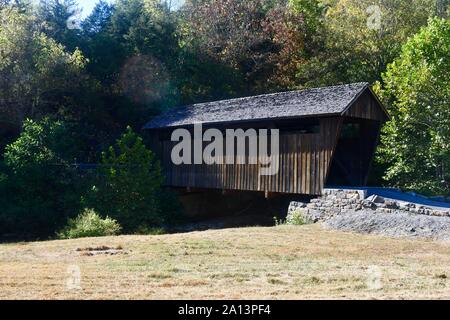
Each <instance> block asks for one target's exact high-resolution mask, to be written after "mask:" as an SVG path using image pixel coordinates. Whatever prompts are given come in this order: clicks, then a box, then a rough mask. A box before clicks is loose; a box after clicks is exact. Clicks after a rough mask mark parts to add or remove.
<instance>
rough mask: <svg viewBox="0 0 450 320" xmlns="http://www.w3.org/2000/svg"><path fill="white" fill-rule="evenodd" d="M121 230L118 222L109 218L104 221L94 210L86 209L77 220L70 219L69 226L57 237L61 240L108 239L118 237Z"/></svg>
mask: <svg viewBox="0 0 450 320" xmlns="http://www.w3.org/2000/svg"><path fill="white" fill-rule="evenodd" d="M120 230H121V227H120V225H119V224H118V223H117V221H116V220H113V219H111V218H109V217H106V218H105V219H102V218H101V217H100V216H99V215H98V214H97V213H96V212H95V211H94V210H92V209H85V210H84V211H83V213H81V214H80V215H79V216H78V217H76V218H75V219H69V221H68V223H67V226H66V227H65V228H64V229H63V230H62V231H60V232H59V233H58V234H57V236H58V238H59V239H76V238H87V237H106V236H114V235H117V234H119V232H120Z"/></svg>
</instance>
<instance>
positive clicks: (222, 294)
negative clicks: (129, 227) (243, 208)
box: [0, 225, 450, 299]
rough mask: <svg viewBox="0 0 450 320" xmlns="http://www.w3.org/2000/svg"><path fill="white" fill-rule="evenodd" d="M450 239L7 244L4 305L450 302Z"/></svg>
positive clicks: (266, 231) (297, 231)
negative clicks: (129, 301)
mask: <svg viewBox="0 0 450 320" xmlns="http://www.w3.org/2000/svg"><path fill="white" fill-rule="evenodd" d="M449 265H450V243H448V242H430V241H422V240H406V239H390V238H383V237H378V236H365V235H356V234H348V233H340V232H333V231H326V230H324V229H322V227H321V226H320V225H313V226H304V227H288V226H281V227H273V228H240V229H224V230H213V231H205V232H193V233H185V234H174V235H161V236H121V237H111V238H96V239H82V240H67V241H49V242H36V243H19V244H2V245H0V299H5V298H8V299H11V298H13V299H15V298H17V299H19V298H25V299H31V298H38V299H69V298H81V299H110V298H112V299H118V298H121V299H191V298H192V299H197V298H211V299H265V298H268V299H312V298H319V299H323V298H332V299H335V298H344V299H358V298H364V299H373V298H374V299H385V298H405V299H412V298H447V299H449V298H450V279H449V278H448V277H450V270H449V269H448V266H449Z"/></svg>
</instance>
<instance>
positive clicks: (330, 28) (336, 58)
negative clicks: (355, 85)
mask: <svg viewBox="0 0 450 320" xmlns="http://www.w3.org/2000/svg"><path fill="white" fill-rule="evenodd" d="M291 1H292V3H293V6H294V8H296V9H297V10H298V11H299V12H301V13H303V15H304V17H305V24H306V26H307V29H305V36H306V39H309V41H307V43H312V44H313V45H314V47H313V48H311V47H308V46H307V47H306V49H307V50H306V51H305V57H306V58H307V62H306V63H304V64H301V65H300V68H299V71H298V81H299V82H300V84H301V85H303V86H323V85H333V84H338V83H350V82H358V81H368V82H371V83H374V82H375V81H377V80H381V73H382V72H384V71H385V70H386V67H387V65H388V64H389V63H390V62H392V61H393V60H394V58H395V57H397V55H398V54H399V52H400V49H401V46H402V44H403V43H404V42H405V41H406V40H407V39H408V37H410V36H412V35H414V34H415V33H416V32H418V30H419V29H420V27H421V26H424V25H426V23H427V19H428V18H429V17H432V16H435V15H437V14H444V13H443V12H442V10H440V9H439V8H440V6H439V4H440V3H441V0H412V1H411V0H376V1H373V0H291Z"/></svg>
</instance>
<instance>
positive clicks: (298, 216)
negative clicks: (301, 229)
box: [286, 211, 306, 226]
mask: <svg viewBox="0 0 450 320" xmlns="http://www.w3.org/2000/svg"><path fill="white" fill-rule="evenodd" d="M286 224H288V225H292V226H302V225H304V224H306V221H305V218H304V216H303V212H302V211H295V212H293V213H291V214H290V216H289V218H288V219H287V220H286Z"/></svg>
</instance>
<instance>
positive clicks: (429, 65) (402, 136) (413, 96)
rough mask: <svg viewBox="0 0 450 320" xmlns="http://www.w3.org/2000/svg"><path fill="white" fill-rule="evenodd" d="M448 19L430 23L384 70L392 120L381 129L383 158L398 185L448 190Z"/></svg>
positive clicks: (426, 190) (436, 191) (385, 94)
mask: <svg viewBox="0 0 450 320" xmlns="http://www.w3.org/2000/svg"><path fill="white" fill-rule="evenodd" d="M449 52H450V22H449V21H448V20H445V19H438V18H434V19H431V20H429V22H428V26H427V27H424V28H422V29H421V31H420V32H419V33H418V34H417V35H415V36H414V37H412V38H411V39H410V40H408V42H407V43H406V44H405V45H404V46H403V48H402V51H401V54H400V56H399V57H398V58H397V59H396V60H395V61H394V62H393V63H392V64H390V65H389V67H388V70H387V72H386V73H385V74H383V83H384V86H383V87H382V88H381V89H380V90H379V91H380V95H381V96H382V97H383V98H384V100H385V101H386V104H388V105H389V106H390V110H389V111H390V113H391V116H392V120H391V121H390V122H389V123H388V125H387V126H386V127H385V129H384V131H383V136H382V143H383V147H382V148H381V150H380V160H381V161H382V162H384V163H386V164H387V165H388V166H389V169H388V171H387V174H386V176H385V178H386V179H387V180H388V181H389V182H390V183H391V184H392V185H395V186H399V187H403V188H407V189H415V190H418V191H420V192H424V193H426V194H446V195H448V194H450V123H449V119H450V73H449V70H450V56H449Z"/></svg>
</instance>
